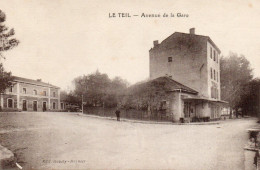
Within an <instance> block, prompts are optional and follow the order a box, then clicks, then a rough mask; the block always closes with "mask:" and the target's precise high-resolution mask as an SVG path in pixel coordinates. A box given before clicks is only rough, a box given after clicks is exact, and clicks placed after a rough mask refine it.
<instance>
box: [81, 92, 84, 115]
mask: <svg viewBox="0 0 260 170" xmlns="http://www.w3.org/2000/svg"><path fill="white" fill-rule="evenodd" d="M83 108H84V107H83V94H82V104H81V111H82V114H83V113H84V112H83Z"/></svg>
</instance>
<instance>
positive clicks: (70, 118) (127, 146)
mask: <svg viewBox="0 0 260 170" xmlns="http://www.w3.org/2000/svg"><path fill="white" fill-rule="evenodd" d="M0 122H1V124H0V145H2V146H4V147H6V148H8V149H9V150H11V151H12V152H13V153H14V155H15V157H16V159H17V162H18V164H19V165H21V166H22V167H23V168H25V169H29V168H37V169H39V168H40V169H50V168H59V169H65V168H66V169H189V170H190V169H221V170H222V169H235V170H239V169H244V168H245V167H244V150H243V147H244V145H245V144H246V143H247V140H248V134H247V132H246V129H247V128H250V127H252V126H255V125H256V120H254V119H239V120H226V121H222V122H220V124H218V125H216V124H215V125H169V124H168V125H165V124H142V123H132V122H117V121H114V120H107V119H101V118H93V117H87V116H79V115H77V114H76V113H75V114H74V113H58V112H55V113H51V112H49V113H48V112H44V113H40V112H36V113H33V112H20V113H0Z"/></svg>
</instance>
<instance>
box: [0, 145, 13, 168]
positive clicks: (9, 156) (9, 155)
mask: <svg viewBox="0 0 260 170" xmlns="http://www.w3.org/2000/svg"><path fill="white" fill-rule="evenodd" d="M15 162H16V159H15V157H14V154H13V152H12V151H10V150H8V149H7V148H5V147H3V146H2V145H0V169H9V168H15V167H16V166H15Z"/></svg>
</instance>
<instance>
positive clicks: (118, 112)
mask: <svg viewBox="0 0 260 170" xmlns="http://www.w3.org/2000/svg"><path fill="white" fill-rule="evenodd" d="M115 113H116V118H117V121H120V110H119V109H118V108H117V109H116V112H115Z"/></svg>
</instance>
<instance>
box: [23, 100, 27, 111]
mask: <svg viewBox="0 0 260 170" xmlns="http://www.w3.org/2000/svg"><path fill="white" fill-rule="evenodd" d="M26 110H27V101H26V100H23V111H26Z"/></svg>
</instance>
